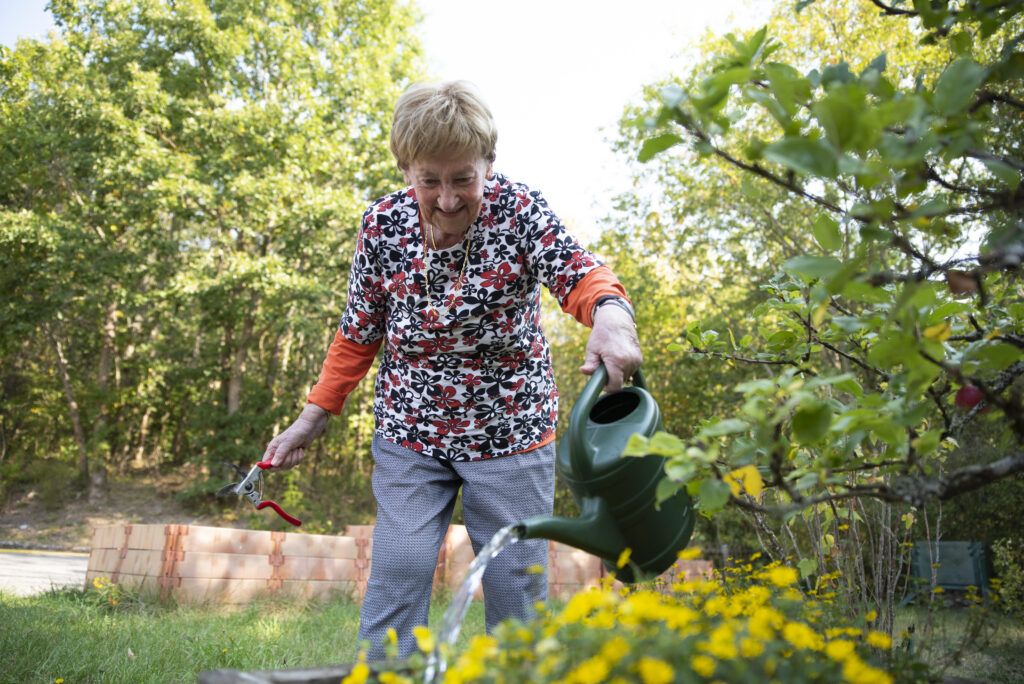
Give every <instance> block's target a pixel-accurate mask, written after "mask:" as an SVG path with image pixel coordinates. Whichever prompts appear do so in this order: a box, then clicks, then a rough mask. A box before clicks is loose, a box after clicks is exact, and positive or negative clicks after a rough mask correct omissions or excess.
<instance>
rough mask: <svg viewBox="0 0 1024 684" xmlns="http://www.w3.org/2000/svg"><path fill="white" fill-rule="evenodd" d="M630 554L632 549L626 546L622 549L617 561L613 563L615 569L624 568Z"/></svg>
mask: <svg viewBox="0 0 1024 684" xmlns="http://www.w3.org/2000/svg"><path fill="white" fill-rule="evenodd" d="M632 553H633V549H631V548H629V547H628V546H627V547H626V548H624V549H623V550H622V553H620V554H619V560H617V561H615V567H617V568H624V567H626V563H628V562H629V556H630V555H631V554H632Z"/></svg>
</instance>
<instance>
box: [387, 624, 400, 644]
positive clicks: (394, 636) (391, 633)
mask: <svg viewBox="0 0 1024 684" xmlns="http://www.w3.org/2000/svg"><path fill="white" fill-rule="evenodd" d="M387 638H388V643H389V644H397V643H398V632H396V631H395V628H394V627H388V637H387Z"/></svg>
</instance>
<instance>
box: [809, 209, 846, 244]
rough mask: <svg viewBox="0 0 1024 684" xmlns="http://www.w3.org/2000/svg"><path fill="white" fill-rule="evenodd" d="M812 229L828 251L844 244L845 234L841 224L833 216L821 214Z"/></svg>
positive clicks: (819, 242) (816, 238) (815, 236)
mask: <svg viewBox="0 0 1024 684" xmlns="http://www.w3.org/2000/svg"><path fill="white" fill-rule="evenodd" d="M812 230H813V232H814V239H815V240H817V241H818V244H819V245H821V248H822V249H823V250H825V251H826V252H834V251H836V250H838V249H840V248H841V247H842V246H843V234H842V233H841V232H840V230H839V224H838V223H836V222H835V221H833V220H832V218H831V217H829V216H826V215H824V214H821V215H819V216H818V218H817V220H816V221H815V222H814V226H813V228H812Z"/></svg>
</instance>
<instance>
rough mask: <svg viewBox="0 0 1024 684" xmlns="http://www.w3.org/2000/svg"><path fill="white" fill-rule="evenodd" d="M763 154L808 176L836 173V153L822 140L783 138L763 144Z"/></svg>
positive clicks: (828, 175) (770, 159) (826, 175)
mask: <svg viewBox="0 0 1024 684" xmlns="http://www.w3.org/2000/svg"><path fill="white" fill-rule="evenodd" d="M763 156H764V158H765V159H767V160H768V161H773V162H777V163H779V164H782V165H783V166H785V167H787V168H789V169H792V170H793V171H796V172H797V173H802V174H805V175H808V176H825V177H828V178H831V177H833V176H835V175H836V168H837V167H836V154H835V152H833V151H832V149H831V148H830V147H829V146H828V144H827V143H825V142H824V141H822V140H811V139H809V138H783V139H782V140H777V141H775V142H773V143H771V144H770V145H767V146H765V148H764V152H763Z"/></svg>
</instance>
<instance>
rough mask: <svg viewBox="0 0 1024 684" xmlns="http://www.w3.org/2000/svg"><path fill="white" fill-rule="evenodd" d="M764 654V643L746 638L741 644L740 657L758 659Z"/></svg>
mask: <svg viewBox="0 0 1024 684" xmlns="http://www.w3.org/2000/svg"><path fill="white" fill-rule="evenodd" d="M762 653H764V643H763V642H761V641H758V640H757V639H752V638H750V637H744V639H743V640H742V641H741V642H740V655H741V656H743V657H744V658H756V657H758V656H759V655H761V654H762Z"/></svg>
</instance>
